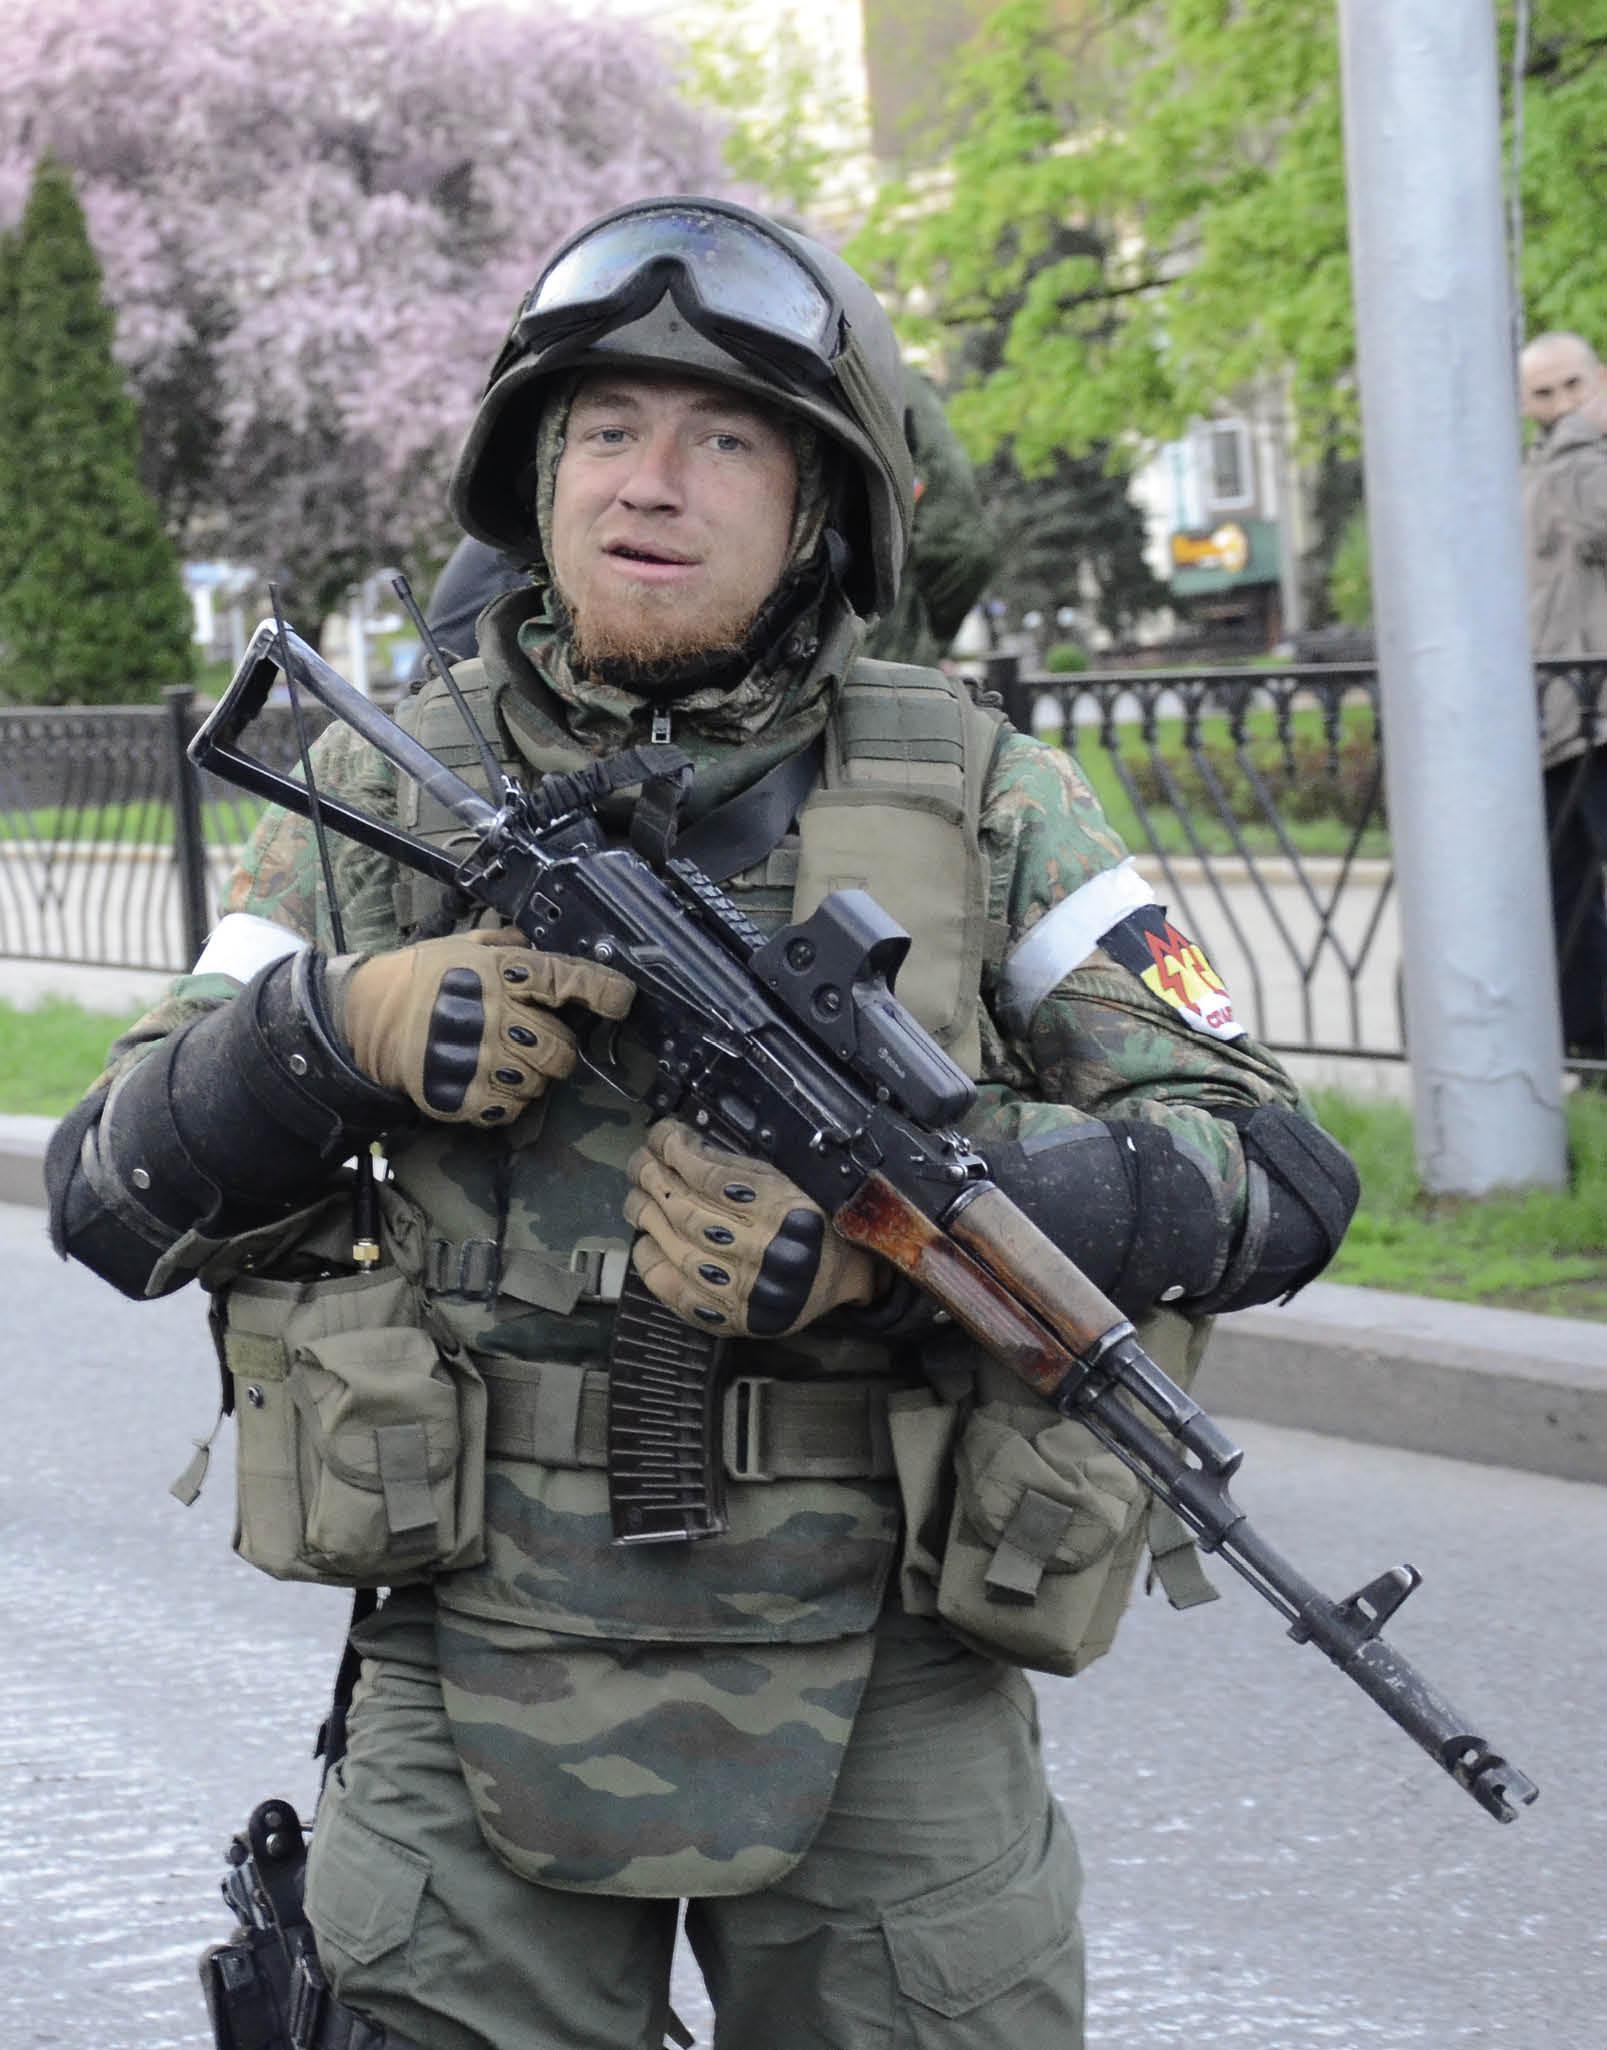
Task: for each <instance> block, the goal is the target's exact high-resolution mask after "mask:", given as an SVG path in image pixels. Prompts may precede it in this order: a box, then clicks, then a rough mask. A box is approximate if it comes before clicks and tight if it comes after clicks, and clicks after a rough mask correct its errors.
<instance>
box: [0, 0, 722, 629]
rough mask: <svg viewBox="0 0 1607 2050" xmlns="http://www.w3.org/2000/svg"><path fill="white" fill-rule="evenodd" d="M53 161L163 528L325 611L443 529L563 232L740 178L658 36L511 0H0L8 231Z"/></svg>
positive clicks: (425, 562)
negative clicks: (468, 448) (490, 375)
mask: <svg viewBox="0 0 1607 2050" xmlns="http://www.w3.org/2000/svg"><path fill="white" fill-rule="evenodd" d="M47 151H48V152H51V153H52V154H53V155H54V156H55V157H56V158H57V159H58V160H59V161H60V162H61V163H63V164H65V165H67V166H69V167H70V168H71V170H72V171H73V173H74V177H75V183H76V186H77V190H78V193H79V195H80V198H81V200H82V204H83V208H84V212H85V215H86V217H87V220H88V223H89V228H90V234H91V237H92V240H93V243H94V246H95V250H96V253H97V255H98V257H99V259H100V262H101V265H102V268H103V271H104V274H105V285H106V292H107V297H108V299H109V300H110V303H111V304H112V306H113V308H114V309H115V311H116V314H117V351H118V355H119V358H120V360H121V361H122V363H123V365H124V367H125V369H126V370H127V372H128V375H129V379H130V383H131V386H132V388H133V391H134V394H135V396H136V398H137V399H138V401H139V404H140V407H141V413H142V420H143V429H144V451H145V454H144V463H145V473H146V478H147V481H148V483H149V485H150V487H151V488H152V490H153V491H154V493H155V494H156V496H157V499H158V501H159V503H160V504H161V506H162V508H163V512H164V515H165V517H166V519H167V522H168V525H169V529H170V531H171V532H172V533H173V534H174V536H175V538H176V539H178V540H179V542H180V543H181V545H182V546H183V547H184V548H185V549H186V550H187V551H188V552H190V553H192V554H195V553H205V554H209V555H228V556H231V557H233V558H235V559H237V560H242V561H247V562H251V563H254V564H256V565H257V566H258V567H259V568H260V569H262V570H263V571H264V572H266V573H277V574H279V575H280V576H282V577H283V578H284V579H285V580H286V582H287V583H288V584H289V585H290V586H291V588H292V590H293V591H294V592H295V601H294V602H295V605H296V609H297V611H298V613H299V614H301V615H302V616H303V617H304V618H305V619H306V620H307V622H308V624H309V625H310V624H311V623H312V622H313V621H314V620H315V619H316V618H317V617H319V616H320V615H321V614H322V613H323V612H324V611H325V610H327V609H328V608H329V607H330V606H331V605H333V604H334V603H335V602H336V600H337V598H338V595H339V593H340V592H341V590H342V589H343V588H344V587H345V585H346V584H347V583H349V582H350V581H351V580H352V579H353V578H354V577H356V576H358V575H361V574H363V573H365V572H368V571H371V570H373V569H375V568H378V567H380V566H381V565H383V564H385V563H389V562H399V561H400V562H407V563H410V564H411V565H413V566H414V567H415V569H416V570H418V571H420V572H424V571H427V570H428V569H429V567H430V566H431V564H432V562H433V561H434V560H438V559H439V556H440V555H441V554H442V553H443V552H444V550H445V547H446V546H448V545H450V540H451V538H452V536H451V528H450V520H449V516H448V514H447V511H446V505H445V486H446V480H447V478H448V476H449V474H450V470H451V464H452V459H453V456H454V454H455V452H456V449H457V446H458V443H459V442H460V440H461V438H462V435H463V432H464V429H465V427H466V426H467V423H468V420H469V417H470V415H471V413H472V411H473V407H474V403H475V400H476V399H477V397H478V395H479V392H480V389H481V386H482V383H483V380H484V377H485V373H486V370H487V368H488V366H489V363H490V360H491V358H492V356H493V354H494V353H495V350H496V347H497V345H498V343H499V341H500V340H501V338H502V335H503V334H504V333H505V331H506V328H507V325H508V322H509V321H510V319H511V318H512V315H513V313H514V310H515V308H516V307H517V305H518V302H519V299H520V297H521V295H522V294H523V292H524V291H525V289H526V288H527V287H528V285H529V284H530V282H531V281H532V279H533V277H534V275H535V272H536V270H537V268H538V267H539V265H540V263H541V261H542V259H543V258H544V256H545V255H546V254H547V253H548V252H549V251H550V250H551V248H552V247H553V245H554V244H555V243H556V242H558V241H559V240H560V239H561V238H562V237H563V236H564V235H565V234H567V233H568V232H569V231H570V230H571V229H573V228H574V227H576V226H577V225H579V224H580V223H581V222H583V221H585V220H586V219H588V218H589V217H591V216H592V215H594V214H597V213H600V212H602V211H604V210H605V209H607V208H608V207H611V206H617V205H619V204H622V203H623V202H624V201H626V200H628V199H632V198H636V197H638V196H641V195H643V194H647V193H653V192H666V191H683V192H684V191H698V190H704V191H708V190H718V189H721V187H722V186H724V185H725V184H726V183H728V179H727V176H726V174H725V173H724V172H723V171H722V170H721V167H720V156H719V143H718V137H717V135H716V133H715V132H714V130H713V129H712V128H711V127H710V126H709V125H708V123H707V122H706V120H705V119H704V118H703V117H702V116H700V115H697V114H695V113H693V112H692V111H690V110H689V109H688V108H687V107H686V106H685V105H683V104H682V103H681V102H680V101H679V100H678V99H677V98H676V96H675V88H674V81H673V78H672V75H671V73H670V70H669V67H668V64H667V62H666V60H665V57H664V55H663V53H662V51H661V50H660V49H659V47H658V46H656V45H655V44H654V42H653V41H652V39H651V37H650V35H649V34H648V33H647V32H646V31H645V30H644V29H643V28H642V26H641V25H640V24H637V23H625V22H619V21H613V20H606V19H600V20H588V21H579V20H574V19H571V18H570V17H568V16H567V15H565V14H563V13H561V12H558V11H556V10H551V11H549V10H546V9H540V8H532V7H526V8H522V9H518V10H517V11H516V10H515V8H514V7H513V6H512V5H508V4H497V0H488V4H485V5H481V6H469V7H464V8H461V9H453V8H448V7H447V6H445V5H443V4H439V0H34V4H33V5H32V7H29V8H23V7H13V8H5V9H0V228H3V227H5V226H8V225H10V224H11V223H12V222H13V221H15V219H16V218H17V217H18V215H19V214H20V212H21V210H22V206H23V202H24V200H25V197H26V194H27V190H28V184H29V180H30V178H31V176H32V172H33V167H34V164H35V163H36V161H37V160H38V159H39V157H40V156H42V155H43V154H44V153H45V152H47Z"/></svg>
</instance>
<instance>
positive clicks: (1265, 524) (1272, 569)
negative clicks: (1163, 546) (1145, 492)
mask: <svg viewBox="0 0 1607 2050" xmlns="http://www.w3.org/2000/svg"><path fill="white" fill-rule="evenodd" d="M1170 555H1171V568H1172V590H1173V592H1174V593H1175V594H1176V596H1178V597H1179V598H1189V597H1194V596H1196V595H1199V594H1203V593H1204V592H1207V591H1221V590H1226V589H1229V588H1230V587H1231V586H1233V585H1235V584H1275V583H1276V582H1277V581H1278V529H1277V526H1276V524H1275V523H1274V522H1273V521H1271V520H1223V521H1222V522H1221V524H1220V525H1218V526H1215V527H1210V528H1205V529H1198V530H1195V529H1186V530H1183V531H1180V532H1176V533H1174V534H1173V535H1172V538H1171V547H1170Z"/></svg>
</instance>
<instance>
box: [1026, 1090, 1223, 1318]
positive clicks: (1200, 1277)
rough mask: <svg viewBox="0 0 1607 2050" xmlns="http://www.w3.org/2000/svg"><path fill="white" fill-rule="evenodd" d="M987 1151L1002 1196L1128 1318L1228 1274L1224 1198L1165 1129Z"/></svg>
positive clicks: (1098, 1133) (1074, 1131)
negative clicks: (1223, 1272)
mask: <svg viewBox="0 0 1607 2050" xmlns="http://www.w3.org/2000/svg"><path fill="white" fill-rule="evenodd" d="M986 1151H987V1157H988V1167H989V1172H990V1173H991V1175H992V1178H993V1180H994V1182H995V1183H996V1184H997V1185H998V1187H999V1188H1000V1189H1002V1190H1003V1192H1004V1193H1005V1195H1007V1196H1008V1197H1009V1198H1010V1200H1011V1201H1012V1202H1013V1203H1015V1204H1016V1205H1017V1206H1018V1207H1019V1208H1020V1209H1022V1210H1024V1211H1025V1212H1026V1214H1027V1215H1028V1217H1030V1218H1031V1219H1032V1221H1033V1223H1034V1224H1035V1225H1037V1227H1038V1229H1039V1230H1040V1231H1041V1232H1043V1233H1044V1235H1045V1236H1046V1237H1047V1238H1050V1239H1052V1240H1053V1241H1054V1243H1055V1244H1056V1245H1057V1246H1058V1247H1059V1248H1060V1250H1061V1251H1062V1252H1063V1253H1065V1254H1067V1255H1069V1257H1070V1258H1071V1259H1073V1260H1075V1261H1076V1263H1077V1265H1078V1266H1079V1267H1080V1268H1081V1269H1082V1271H1083V1272H1084V1274H1086V1275H1087V1276H1088V1278H1089V1280H1090V1281H1092V1282H1093V1283H1094V1285H1095V1286H1096V1287H1097V1288H1100V1289H1103V1290H1104V1292H1105V1294H1106V1295H1108V1296H1109V1297H1110V1299H1111V1301H1112V1302H1113V1303H1115V1304H1116V1306H1117V1308H1118V1309H1120V1310H1121V1312H1122V1314H1123V1315H1124V1316H1127V1317H1138V1316H1142V1314H1143V1313H1144V1312H1145V1311H1146V1310H1148V1309H1150V1308H1151V1307H1152V1306H1153V1305H1154V1304H1155V1303H1157V1302H1174V1301H1177V1300H1178V1299H1179V1298H1182V1297H1193V1296H1197V1295H1201V1294H1203V1293H1204V1292H1205V1291H1206V1290H1207V1289H1209V1288H1210V1287H1211V1285H1212V1284H1213V1282H1214V1281H1215V1280H1216V1277H1217V1276H1218V1274H1219V1273H1220V1272H1221V1270H1222V1266H1223V1259H1224V1249H1223V1233H1222V1228H1221V1223H1220V1191H1219V1190H1218V1189H1217V1188H1216V1186H1215V1185H1214V1183H1213V1182H1212V1181H1211V1180H1210V1178H1209V1177H1208V1176H1207V1173H1206V1171H1205V1169H1204V1168H1203V1167H1202V1166H1201V1165H1200V1164H1198V1163H1197V1162H1196V1161H1194V1160H1193V1159H1191V1158H1190V1156H1189V1155H1188V1154H1186V1153H1185V1152H1184V1151H1183V1149H1182V1148H1181V1147H1180V1146H1178V1145H1177V1143H1176V1142H1175V1140H1174V1139H1173V1138H1172V1136H1171V1134H1170V1133H1169V1132H1167V1131H1166V1130H1165V1129H1164V1128H1163V1127H1162V1126H1160V1125H1151V1124H1144V1123H1136V1122H1135V1123H1131V1124H1128V1123H1113V1124H1103V1123H1100V1122H1098V1121H1090V1122H1089V1123H1087V1124H1082V1125H1075V1126H1072V1127H1070V1128H1069V1129H1061V1130H1059V1131H1054V1132H1044V1133H1040V1134H1037V1135H1035V1136H1033V1137H1031V1138H1028V1139H1022V1140H1013V1141H1009V1142H1007V1143H1005V1144H1002V1145H989V1146H987V1148H986ZM1190 1307H1191V1308H1192V1307H1193V1306H1192V1304H1191V1305H1190Z"/></svg>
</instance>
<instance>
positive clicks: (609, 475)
mask: <svg viewBox="0 0 1607 2050" xmlns="http://www.w3.org/2000/svg"><path fill="white" fill-rule="evenodd" d="M797 485H798V472H797V463H796V460H795V458H794V455H793V447H792V441H791V439H790V437H789V436H788V434H787V432H786V430H785V428H784V427H783V426H782V424H781V422H780V420H779V419H778V418H777V417H776V416H775V415H773V414H771V413H770V412H768V411H767V410H765V409H763V408H761V407H760V406H758V405H756V404H754V403H751V402H750V401H749V400H747V399H745V398H744V397H743V396H742V395H741V394H740V393H737V392H733V391H729V390H727V389H726V388H725V387H723V386H721V385H717V384H711V383H708V382H706V381H704V380H703V379H701V378H680V377H670V376H662V377H661V376H658V375H656V374H655V375H648V374H644V373H641V372H636V371H629V372H617V373H616V372H608V371H603V372H599V373H596V374H594V375H593V376H591V377H588V378H587V379H586V380H585V382H584V383H583V384H582V385H581V386H580V387H579V389H578V390H577V392H576V393H575V398H574V402H573V404H572V405H571V407H570V411H569V420H568V423H567V425H566V427H565V430H564V447H563V452H562V454H561V455H560V456H559V458H558V470H557V477H556V482H555V488H554V495H553V506H552V532H551V534H550V536H549V537H548V559H549V561H550V563H551V566H552V572H553V576H554V579H555V580H556V582H557V585H558V589H559V591H560V592H561V593H562V594H563V599H564V603H565V604H566V605H567V606H568V608H569V612H570V616H571V618H572V619H573V621H574V626H575V647H576V652H577V653H578V654H579V655H580V657H581V659H582V660H583V661H586V660H595V659H600V658H604V657H615V658H621V657H622V658H625V659H627V660H636V661H644V662H652V661H661V660H663V659H665V658H667V657H673V656H676V655H689V654H701V653H704V652H707V651H710V650H714V649H719V648H723V647H729V646H733V645H735V644H736V643H737V642H739V641H740V640H741V639H742V637H743V635H744V633H745V632H746V631H747V629H748V627H749V625H750V624H751V623H752V620H753V616H754V614H755V613H756V612H757V611H758V609H759V607H760V606H761V605H762V604H763V602H764V601H765V599H766V598H768V597H769V595H770V593H771V592H772V591H773V590H774V589H775V587H776V585H777V583H778V582H779V581H780V578H781V574H782V571H783V570H784V569H785V567H786V563H787V556H788V551H789V546H790V540H791V534H792V511H793V501H794V499H795V497H796V495H797Z"/></svg>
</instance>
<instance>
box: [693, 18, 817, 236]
mask: <svg viewBox="0 0 1607 2050" xmlns="http://www.w3.org/2000/svg"><path fill="white" fill-rule="evenodd" d="M799 14H800V10H799V9H797V8H794V7H784V8H782V9H781V10H780V12H779V13H778V14H775V15H773V16H767V18H766V19H765V22H764V24H763V28H762V31H756V29H755V27H754V14H753V9H752V7H751V6H750V5H749V4H748V0H709V4H706V5H705V6H703V7H702V8H700V9H699V10H698V12H697V14H696V16H695V18H694V22H693V25H692V26H691V27H690V28H689V29H685V30H683V31H682V36H681V42H682V49H683V64H682V73H681V83H682V88H683V90H684V91H685V93H686V95H687V97H688V99H690V100H691V101H692V103H693V105H694V106H698V107H703V108H706V109H708V110H709V111H710V112H711V113H713V114H714V115H715V116H716V117H717V118H718V120H719V122H720V124H721V126H722V127H723V130H724V133H723V135H722V138H721V153H722V155H723V156H724V158H725V164H726V168H727V170H729V171H730V173H731V175H732V176H733V177H734V178H735V179H737V180H738V181H739V182H740V183H741V184H742V185H744V186H747V187H750V188H751V189H752V190H753V192H754V193H755V194H757V195H758V197H759V199H760V201H761V203H762V204H764V205H766V206H769V207H773V208H774V209H775V210H776V211H777V212H779V213H782V214H784V215H797V216H803V215H807V214H808V213H809V212H810V211H811V209H812V208H813V207H814V205H815V203H816V202H817V200H818V199H819V198H820V196H821V192H822V189H823V188H824V187H826V186H828V185H829V184H830V183H831V178H832V172H833V170H834V168H835V167H836V166H837V164H838V162H839V159H840V158H841V156H842V154H843V151H842V146H841V141H840V138H842V137H843V136H845V135H846V134H847V133H848V132H849V131H850V130H851V129H852V128H853V126H854V122H853V118H852V115H851V111H850V106H851V103H850V95H849V91H848V86H847V81H846V79H845V78H844V76H843V72H842V68H841V66H840V65H839V64H837V63H835V62H834V61H833V60H832V59H830V58H823V57H822V54H821V50H820V45H819V39H818V37H816V38H813V39H811V37H810V36H809V34H808V33H807V32H806V30H805V29H804V28H803V27H802V26H801V24H800V20H799ZM834 137H836V138H839V140H834V139H833V138H834Z"/></svg>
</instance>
